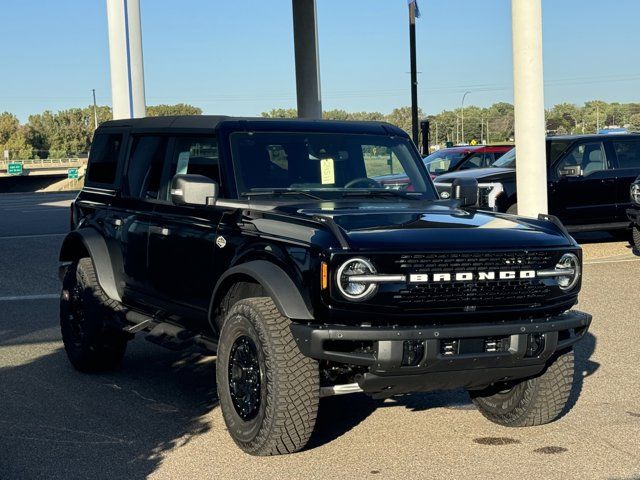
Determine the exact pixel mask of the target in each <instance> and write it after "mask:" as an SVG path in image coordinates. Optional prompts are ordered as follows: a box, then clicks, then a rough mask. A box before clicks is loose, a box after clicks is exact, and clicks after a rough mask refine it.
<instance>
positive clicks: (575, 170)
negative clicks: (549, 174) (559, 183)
mask: <svg viewBox="0 0 640 480" xmlns="http://www.w3.org/2000/svg"><path fill="white" fill-rule="evenodd" d="M558 176H559V177H560V178H563V177H580V176H582V169H581V168H580V167H579V166H578V165H572V166H569V167H563V168H561V169H560V170H558Z"/></svg>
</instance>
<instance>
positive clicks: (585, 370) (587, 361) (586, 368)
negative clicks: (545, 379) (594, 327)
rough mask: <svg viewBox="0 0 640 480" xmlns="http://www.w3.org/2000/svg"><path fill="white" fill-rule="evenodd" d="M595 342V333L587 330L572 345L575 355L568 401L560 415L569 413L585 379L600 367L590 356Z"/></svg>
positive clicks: (594, 347)
mask: <svg viewBox="0 0 640 480" xmlns="http://www.w3.org/2000/svg"><path fill="white" fill-rule="evenodd" d="M596 344H597V340H596V337H595V335H593V334H592V333H591V332H587V334H586V335H585V336H584V338H583V339H582V340H580V341H579V342H578V343H576V344H575V345H574V347H573V351H574V355H575V373H574V376H573V385H572V387H571V393H570V395H569V402H568V403H567V406H566V407H565V408H564V410H563V411H562V416H564V415H566V414H567V413H569V411H570V410H571V409H572V408H573V407H574V406H575V404H576V402H577V401H578V398H579V397H580V394H581V393H582V389H583V387H584V381H585V379H586V378H587V377H590V376H591V375H593V374H594V373H596V371H597V370H598V369H599V368H600V364H599V363H598V362H595V361H593V360H591V356H592V355H593V353H594V352H595V350H596Z"/></svg>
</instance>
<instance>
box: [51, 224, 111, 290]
mask: <svg viewBox="0 0 640 480" xmlns="http://www.w3.org/2000/svg"><path fill="white" fill-rule="evenodd" d="M86 254H88V256H89V257H90V258H91V261H92V262H93V266H94V268H95V270H96V275H97V277H98V284H99V285H100V287H101V288H102V290H103V291H104V293H105V294H106V295H107V297H109V298H110V299H111V300H116V301H118V302H122V298H121V296H120V293H119V292H118V288H117V283H116V276H115V272H114V270H113V264H112V262H111V255H110V254H109V249H108V247H107V242H106V241H105V239H104V238H103V237H102V235H101V234H100V233H99V232H98V231H97V230H95V229H94V228H83V229H80V230H74V231H72V232H70V233H68V234H67V236H66V237H65V238H64V240H63V242H62V247H61V248H60V261H61V262H73V261H75V260H78V259H79V258H82V257H84V256H86Z"/></svg>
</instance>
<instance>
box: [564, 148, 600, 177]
mask: <svg viewBox="0 0 640 480" xmlns="http://www.w3.org/2000/svg"><path fill="white" fill-rule="evenodd" d="M608 168H609V162H608V161H607V155H606V153H605V150H604V145H603V144H602V142H591V143H583V144H580V145H576V146H575V147H574V148H573V149H572V150H571V151H570V152H569V154H568V155H566V156H565V157H564V158H563V159H562V160H561V161H560V163H559V164H558V171H561V170H565V171H568V170H567V169H569V170H574V171H576V172H580V173H581V174H582V175H583V176H587V175H589V174H590V173H593V172H597V171H600V170H607V169H608Z"/></svg>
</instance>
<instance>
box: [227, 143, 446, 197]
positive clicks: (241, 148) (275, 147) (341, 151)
mask: <svg viewBox="0 0 640 480" xmlns="http://www.w3.org/2000/svg"><path fill="white" fill-rule="evenodd" d="M230 140H231V152H232V158H233V162H234V165H235V171H236V183H237V187H238V192H240V195H252V194H256V195H257V194H261V195H265V194H267V195H268V194H273V195H276V194H280V195H282V194H284V193H286V194H288V195H289V196H292V195H293V194H295V193H298V194H300V195H304V196H306V197H311V196H315V197H317V198H328V197H336V196H344V195H345V194H347V193H348V194H349V195H358V194H360V193H362V194H366V195H370V196H375V195H380V196H391V195H394V196H401V195H403V196H404V195H406V196H411V197H417V198H419V199H434V198H435V197H436V195H435V191H434V189H433V186H432V185H431V183H430V180H429V178H428V177H427V176H426V175H425V173H424V170H423V169H422V168H421V165H420V164H419V162H420V160H421V159H420V157H419V156H418V155H417V153H416V152H415V149H414V148H412V146H411V144H410V142H409V140H408V139H405V138H398V137H388V136H383V135H362V134H339V133H309V132H235V133H232V134H231V136H230ZM399 177H405V181H404V182H398V181H395V180H394V179H397V178H399ZM390 180H393V181H390ZM310 192H312V195H310V194H309V193H310Z"/></svg>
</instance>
